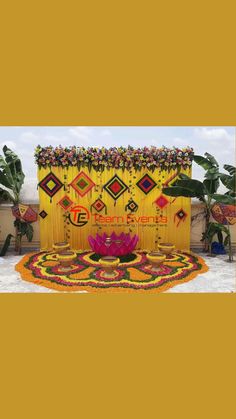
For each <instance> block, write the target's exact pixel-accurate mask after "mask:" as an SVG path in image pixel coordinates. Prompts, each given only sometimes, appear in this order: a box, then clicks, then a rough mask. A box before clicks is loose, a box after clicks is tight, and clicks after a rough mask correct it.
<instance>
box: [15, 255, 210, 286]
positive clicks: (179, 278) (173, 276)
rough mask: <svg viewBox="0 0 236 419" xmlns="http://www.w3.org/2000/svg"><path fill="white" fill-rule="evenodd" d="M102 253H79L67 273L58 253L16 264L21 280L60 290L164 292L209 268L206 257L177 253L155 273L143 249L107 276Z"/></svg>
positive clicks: (23, 260) (34, 257)
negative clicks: (109, 276)
mask: <svg viewBox="0 0 236 419" xmlns="http://www.w3.org/2000/svg"><path fill="white" fill-rule="evenodd" d="M98 261H99V255H96V254H95V253H93V252H83V253H77V259H76V260H75V262H74V263H73V264H72V266H71V269H70V270H69V271H67V272H65V271H64V270H63V269H62V268H61V267H60V265H59V264H58V261H57V257H56V254H55V253H46V252H39V253H31V254H27V255H25V256H24V257H23V259H22V260H21V261H20V262H19V263H18V264H17V265H16V270H17V271H18V272H20V274H21V277H22V279H24V280H26V281H29V282H32V283H34V284H37V285H42V286H45V287H47V288H51V289H56V290H58V291H89V292H118V291H119V292H120V291H121V292H163V291H166V290H168V289H169V288H171V287H173V286H175V285H178V284H182V283H184V282H188V281H190V280H192V279H194V278H195V277H196V276H197V275H198V274H200V273H204V272H206V271H207V270H208V267H207V265H206V264H205V262H204V260H203V259H202V258H200V257H199V256H198V255H196V254H194V253H192V252H181V253H180V252H176V253H174V254H173V255H171V256H170V257H168V258H167V259H166V260H165V263H164V265H162V266H161V268H160V271H158V273H157V272H154V271H153V270H152V267H151V265H150V264H149V262H148V261H147V258H146V255H145V253H143V252H134V253H132V254H131V255H129V257H128V258H126V259H124V258H121V263H120V264H119V266H118V268H117V269H116V270H115V275H114V277H113V278H107V277H106V276H104V271H103V269H102V268H101V266H100V264H99V262H98Z"/></svg>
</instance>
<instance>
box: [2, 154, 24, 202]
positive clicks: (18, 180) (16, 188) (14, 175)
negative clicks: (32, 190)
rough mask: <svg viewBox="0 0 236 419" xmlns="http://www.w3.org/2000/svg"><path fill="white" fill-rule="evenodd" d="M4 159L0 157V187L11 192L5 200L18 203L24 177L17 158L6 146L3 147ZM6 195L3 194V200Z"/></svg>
mask: <svg viewBox="0 0 236 419" xmlns="http://www.w3.org/2000/svg"><path fill="white" fill-rule="evenodd" d="M3 153H4V157H5V159H4V157H3V156H0V185H3V186H4V187H5V188H8V189H9V190H10V191H12V195H9V196H8V197H7V199H9V200H10V201H12V202H14V203H18V202H19V196H20V191H21V188H22V185H23V183H24V178H25V175H24V173H23V170H22V165H21V161H20V159H19V157H18V156H17V155H16V154H15V153H14V152H13V151H12V150H10V149H9V148H8V147H7V146H4V147H3ZM6 196H7V195H6V194H4V198H5V197H6Z"/></svg>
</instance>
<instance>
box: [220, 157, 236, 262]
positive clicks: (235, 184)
mask: <svg viewBox="0 0 236 419" xmlns="http://www.w3.org/2000/svg"><path fill="white" fill-rule="evenodd" d="M223 167H224V169H225V170H226V171H227V172H228V173H229V174H228V175H227V174H224V173H221V174H220V180H221V182H222V183H223V185H224V186H225V187H226V188H227V189H228V190H227V192H226V193H225V195H226V196H228V197H232V198H233V199H235V197H236V167H235V166H231V165H228V164H225V165H224V166H223ZM226 221H227V219H226ZM223 227H225V229H226V231H227V232H228V234H227V235H226V238H225V242H224V245H225V246H227V245H228V246H229V262H232V261H233V251H232V241H231V233H230V224H229V222H227V224H226V225H224V226H223Z"/></svg>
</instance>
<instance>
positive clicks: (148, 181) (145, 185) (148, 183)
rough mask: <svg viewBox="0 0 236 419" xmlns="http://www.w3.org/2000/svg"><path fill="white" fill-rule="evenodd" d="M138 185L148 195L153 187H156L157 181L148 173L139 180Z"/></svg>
mask: <svg viewBox="0 0 236 419" xmlns="http://www.w3.org/2000/svg"><path fill="white" fill-rule="evenodd" d="M137 186H138V187H139V188H140V189H141V191H143V192H144V193H145V194H146V195H147V194H148V193H149V192H150V191H151V190H152V189H153V188H155V186H156V182H155V181H154V180H153V179H152V178H151V177H150V176H149V175H148V174H146V175H144V176H143V177H142V178H141V179H140V180H139V181H138V182H137Z"/></svg>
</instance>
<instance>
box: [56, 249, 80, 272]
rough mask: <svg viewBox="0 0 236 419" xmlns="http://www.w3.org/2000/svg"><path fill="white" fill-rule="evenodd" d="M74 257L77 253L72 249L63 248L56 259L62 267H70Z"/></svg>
mask: <svg viewBox="0 0 236 419" xmlns="http://www.w3.org/2000/svg"><path fill="white" fill-rule="evenodd" d="M76 257H77V254H76V253H75V252H73V251H72V250H63V251H61V252H60V253H58V254H57V260H58V262H60V266H61V267H62V268H63V269H70V268H71V265H72V263H73V261H74V260H75V259H76Z"/></svg>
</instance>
